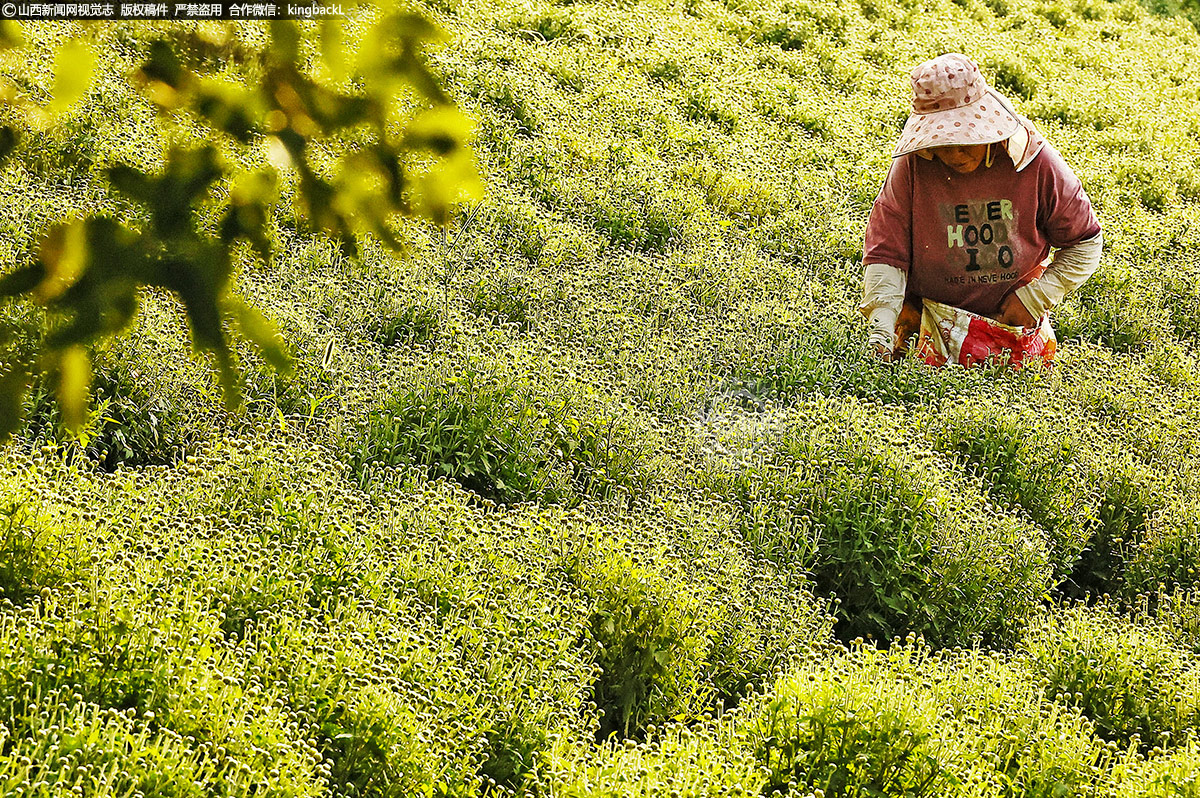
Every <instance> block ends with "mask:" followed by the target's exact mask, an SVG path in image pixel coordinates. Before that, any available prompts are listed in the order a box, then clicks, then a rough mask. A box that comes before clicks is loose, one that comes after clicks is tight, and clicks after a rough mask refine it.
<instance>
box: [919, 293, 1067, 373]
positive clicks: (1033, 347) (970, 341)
mask: <svg viewBox="0 0 1200 798" xmlns="http://www.w3.org/2000/svg"><path fill="white" fill-rule="evenodd" d="M1056 348H1057V340H1056V339H1055V337H1054V328H1053V327H1051V326H1050V316H1049V315H1045V316H1043V317H1042V318H1041V320H1040V321H1039V322H1038V323H1037V324H1035V325H1034V326H1032V327H1011V326H1009V325H1007V324H1001V323H1000V322H998V321H995V320H994V319H989V318H987V317H986V316H980V315H979V314H977V313H972V312H971V311H969V310H963V309H962V308H956V307H951V306H950V305H944V304H942V303H941V302H934V301H932V300H929V299H926V300H925V301H924V308H923V309H922V311H921V332H920V335H919V336H918V338H917V356H918V357H920V358H921V359H922V360H924V361H925V362H926V363H928V364H929V365H931V366H944V365H945V364H947V363H958V364H959V365H962V366H972V365H978V364H981V363H986V362H989V361H992V362H995V361H997V360H998V361H999V362H1001V363H1006V364H1008V365H1011V366H1013V367H1014V368H1020V367H1021V366H1022V365H1025V364H1028V363H1045V364H1049V363H1051V362H1053V360H1054V352H1055V349H1056Z"/></svg>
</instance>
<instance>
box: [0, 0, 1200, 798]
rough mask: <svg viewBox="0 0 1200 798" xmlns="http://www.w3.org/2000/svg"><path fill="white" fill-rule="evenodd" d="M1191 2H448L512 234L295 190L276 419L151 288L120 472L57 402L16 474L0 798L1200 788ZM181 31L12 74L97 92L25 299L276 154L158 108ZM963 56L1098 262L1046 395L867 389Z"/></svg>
mask: <svg viewBox="0 0 1200 798" xmlns="http://www.w3.org/2000/svg"><path fill="white" fill-rule="evenodd" d="M1189 8H1191V6H1190V5H1188V4H1183V10H1184V11H1187V10H1188V9H1189ZM1179 10H1180V9H1178V8H1174V9H1173V8H1165V7H1164V8H1158V9H1156V10H1155V11H1154V12H1148V11H1146V10H1144V9H1143V8H1142V7H1140V6H1138V5H1137V4H1136V3H1134V2H1132V1H1131V0H1121V2H1105V0H1079V1H1078V2H1063V1H1062V0H953V2H949V1H943V0H924V1H921V2H918V1H917V0H905V1H904V2H899V3H883V2H876V0H858V2H855V3H833V2H824V1H823V0H766V1H765V2H762V1H757V2H742V1H741V0H724V1H723V2H717V1H716V0H680V1H679V2H669V1H668V0H649V1H648V2H638V3H591V2H578V3H549V2H541V1H540V0H527V1H523V2H515V3H513V2H491V0H472V1H471V2H457V1H456V0H438V1H437V2H430V3H428V4H426V5H425V6H424V13H426V14H429V15H431V16H433V17H435V18H436V19H438V21H439V22H440V24H442V25H443V27H445V28H446V30H447V31H448V32H449V34H450V43H449V44H448V45H446V46H444V47H442V48H440V49H435V50H434V51H432V52H431V58H432V61H433V65H434V68H435V71H436V72H437V74H438V75H439V76H440V77H441V79H442V81H443V82H444V84H445V86H446V87H447V89H448V91H449V93H450V94H451V95H452V96H453V98H454V100H455V101H456V102H457V103H458V104H459V106H460V107H462V108H464V109H465V110H466V111H467V112H468V113H469V114H470V115H472V117H473V118H474V119H475V120H476V123H477V130H476V136H475V147H476V150H477V153H478V156H479V158H480V162H481V164H482V168H483V172H484V178H485V182H486V184H487V187H488V191H487V195H486V198H485V199H484V200H483V201H482V202H481V203H480V204H479V205H478V206H471V207H469V208H464V209H463V210H462V212H461V213H460V215H459V216H458V217H457V218H456V219H454V220H453V221H452V223H451V224H450V225H449V228H448V229H445V230H443V229H440V228H437V227H434V226H431V225H428V224H426V223H422V222H418V221H414V220H405V221H404V222H403V223H402V224H401V226H400V227H399V232H398V235H399V238H400V239H401V243H402V244H403V246H404V254H403V256H397V255H395V254H394V253H393V252H391V251H389V250H387V249H385V248H383V247H380V246H374V245H372V244H370V243H369V242H368V243H367V244H366V245H365V246H364V247H363V248H362V249H361V251H360V252H358V253H357V254H356V255H353V256H351V255H348V254H346V253H344V252H343V251H341V249H339V248H338V247H337V246H336V245H335V244H334V243H332V242H330V241H328V240H327V239H325V238H324V237H322V236H320V235H316V234H314V233H313V232H312V231H310V230H308V229H305V227H304V225H298V224H296V223H295V221H294V219H293V218H292V217H291V215H290V214H289V213H288V211H287V207H286V206H287V201H290V199H291V197H290V196H289V194H288V192H289V191H290V190H291V189H289V188H287V187H286V186H285V187H284V196H283V199H284V200H285V202H282V203H281V204H280V206H279V208H278V209H277V210H276V211H275V212H274V213H273V216H272V218H271V220H270V231H271V236H272V239H273V244H274V250H275V253H276V254H275V255H274V257H273V258H272V259H271V260H270V262H269V263H267V264H262V265H257V266H253V267H245V268H242V269H240V270H239V271H238V273H237V274H236V275H235V282H236V284H237V286H238V289H239V291H240V292H241V293H242V294H243V295H245V296H246V297H247V298H248V299H249V300H251V301H252V302H254V303H255V304H256V305H257V306H258V307H260V308H262V309H263V310H264V311H265V312H266V313H267V315H269V316H270V317H272V318H273V320H274V321H275V322H276V323H277V324H278V325H279V327H280V329H281V330H282V331H283V333H284V337H285V339H286V340H287V341H288V342H289V343H290V344H291V346H292V348H293V350H294V352H295V355H296V368H295V370H294V372H293V373H292V374H290V375H286V376H285V375H281V374H278V373H276V372H275V371H274V370H272V369H271V368H269V367H268V366H266V365H262V364H259V363H258V361H257V360H256V358H255V355H254V354H253V353H252V352H251V351H249V350H248V349H247V351H244V352H240V353H238V354H239V355H240V356H241V358H242V362H243V363H244V364H245V367H246V375H245V385H244V387H243V394H244V396H245V400H246V401H245V407H244V408H243V409H242V410H240V411H237V412H231V411H229V410H227V409H225V407H224V405H223V404H222V402H221V391H220V388H219V386H218V385H217V384H216V383H215V382H214V380H213V379H212V378H211V376H210V375H209V373H208V370H207V366H206V364H204V363H203V362H201V361H200V360H199V359H197V358H193V357H189V356H188V332H187V329H186V327H185V325H184V323H183V322H182V321H181V318H182V317H181V316H180V315H179V313H178V307H177V304H176V302H175V300H173V299H171V298H170V297H168V296H167V295H165V294H162V293H159V292H156V291H150V292H147V293H146V295H145V297H144V302H143V312H142V313H141V314H140V315H139V316H138V318H137V320H136V322H135V324H134V327H133V328H132V329H131V330H130V331H129V333H128V334H125V335H123V336H121V337H119V338H117V339H116V340H114V341H111V342H109V343H105V344H102V345H99V346H98V348H97V351H96V352H95V354H94V363H95V366H96V380H95V384H94V388H93V404H92V408H93V412H92V414H91V416H90V417H89V419H88V420H87V422H86V423H85V424H84V425H83V427H82V429H81V430H80V431H79V433H78V434H77V435H76V436H74V437H72V436H70V435H68V434H66V433H64V432H63V431H62V428H61V418H60V411H59V410H58V407H57V405H56V403H55V402H54V401H53V398H52V396H53V386H51V385H48V384H41V383H35V384H34V385H33V387H32V389H31V392H30V393H29V395H28V396H27V397H26V399H25V403H26V408H25V409H26V420H25V422H24V424H23V426H22V428H21V430H20V431H19V432H18V434H17V435H16V436H15V438H14V440H13V441H12V442H10V443H9V444H7V445H6V448H5V450H4V456H3V461H2V463H0V791H2V792H4V793H5V794H13V795H26V796H67V795H72V794H85V795H101V796H109V795H111V796H130V795H142V796H149V795H179V796H193V795H194V796H205V795H273V796H281V797H282V796H292V795H295V796H302V795H314V796H316V795H364V796H367V795H369V796H410V795H425V796H472V795H484V794H497V795H499V794H525V795H531V796H532V795H538V796H581V797H582V796H651V795H653V796H668V795H672V796H673V795H728V796H734V795H751V794H764V795H770V794H772V793H779V794H786V795H795V796H810V795H824V796H829V797H830V798H832V796H866V795H928V796H944V795H963V796H1060V795H1086V796H1129V798H1133V797H1134V796H1146V795H1153V796H1164V797H1165V796H1178V795H1196V794H1198V792H1197V791H1198V790H1200V785H1198V784H1197V774H1198V773H1200V734H1198V733H1197V732H1198V731H1200V703H1198V699H1197V695H1200V594H1198V593H1197V592H1196V589H1197V588H1198V587H1200V583H1198V580H1197V573H1196V568H1197V553H1198V549H1200V503H1198V502H1200V500H1198V499H1197V496H1198V495H1200V493H1198V491H1197V489H1198V488H1200V469H1197V468H1196V465H1197V464H1198V463H1200V439H1198V438H1197V437H1196V435H1195V430H1196V429H1197V428H1200V380H1198V379H1197V373H1198V372H1197V360H1196V351H1197V345H1198V344H1200V326H1198V325H1200V322H1198V321H1197V319H1200V293H1198V292H1197V285H1200V282H1198V280H1200V260H1198V259H1197V258H1196V255H1195V252H1196V251H1197V244H1198V243H1200V240H1198V238H1197V230H1200V227H1198V226H1197V225H1196V221H1197V215H1198V213H1200V121H1197V120H1200V93H1198V90H1197V86H1200V74H1198V71H1200V66H1197V65H1198V64H1200V35H1198V34H1197V32H1196V30H1195V29H1194V28H1193V27H1192V26H1191V25H1190V24H1189V23H1188V22H1187V21H1186V20H1185V19H1183V18H1181V17H1179V16H1172V15H1171V13H1173V12H1175V11H1179ZM148 30H149V29H147V28H141V27H138V26H136V25H135V26H129V27H125V26H117V25H112V26H105V27H100V26H96V27H92V28H87V29H72V28H66V27H64V28H56V27H43V28H31V29H29V30H28V31H27V37H28V38H29V39H30V41H29V42H28V44H27V46H26V47H25V48H24V49H20V50H14V51H9V52H5V53H3V54H2V60H0V65H2V71H3V74H5V75H7V76H8V77H9V78H11V79H13V80H14V81H15V82H16V84H17V86H18V88H19V90H20V91H22V92H26V93H28V94H29V95H30V96H31V97H32V98H33V100H35V101H40V100H42V99H44V97H43V96H42V94H44V91H45V89H44V84H45V83H46V82H47V81H48V75H49V73H48V70H49V66H48V65H47V64H45V63H43V62H42V61H41V60H39V58H38V57H37V53H38V48H39V47H43V46H49V45H50V44H52V43H55V42H58V41H61V40H64V39H65V38H68V37H70V36H79V37H82V38H83V39H85V40H86V41H88V42H89V43H90V46H91V47H93V48H95V50H96V51H97V54H98V64H99V67H98V74H97V78H96V83H95V85H94V86H93V89H92V91H91V93H90V95H89V96H88V98H87V99H86V101H85V102H84V103H83V105H82V106H81V107H80V108H79V109H78V110H77V111H76V112H74V113H73V114H72V115H70V116H68V117H67V118H65V119H64V120H62V121H61V123H60V124H58V125H56V126H54V127H51V128H50V129H49V130H47V131H46V132H45V133H44V134H40V135H41V137H40V138H37V139H33V140H31V139H29V138H27V139H26V142H25V143H24V144H23V145H22V146H21V147H20V148H19V149H18V150H17V151H16V152H15V153H14V155H13V157H12V159H11V160H10V161H9V162H8V163H6V164H5V166H4V168H3V170H0V195H2V196H3V202H2V203H0V204H2V205H3V208H4V211H3V213H2V214H0V216H2V217H3V218H2V220H0V230H2V231H3V233H4V235H2V236H0V253H2V255H3V261H2V262H3V263H4V264H13V263H22V262H23V261H24V259H25V258H26V257H27V255H28V252H29V250H30V248H31V247H32V246H33V245H34V244H35V243H36V242H35V240H34V231H36V230H40V229H42V228H44V227H45V226H46V225H47V224H50V223H53V222H56V221H59V220H62V219H64V218H67V217H69V216H71V215H73V214H78V213H83V212H88V213H96V212H106V213H110V214H113V215H117V216H122V217H123V218H126V217H127V218H129V219H132V220H134V221H135V222H137V223H143V224H144V223H147V222H148V219H146V218H144V214H143V212H142V211H139V210H138V208H137V207H135V206H132V205H131V204H130V203H128V201H126V200H124V199H122V198H121V197H120V195H118V194H115V193H114V192H112V191H111V190H110V188H109V187H108V186H107V185H106V183H105V179H104V177H103V176H104V174H105V171H104V170H105V169H106V168H107V167H108V166H110V165H112V164H114V163H117V162H128V163H134V164H138V165H140V166H141V167H142V168H145V169H151V170H152V169H153V168H156V167H161V166H162V163H163V160H162V158H163V155H164V154H165V152H166V147H167V145H168V142H177V141H179V140H183V141H185V142H186V141H201V140H206V139H213V140H215V141H216V143H217V144H218V146H220V147H222V148H224V149H226V150H228V152H229V153H230V157H236V158H238V159H241V160H242V161H244V162H245V164H246V165H248V166H253V165H254V162H255V159H256V158H259V159H261V158H265V157H267V153H266V152H265V148H259V149H255V148H254V147H253V146H252V147H248V148H246V147H240V148H239V147H237V146H234V145H233V144H232V143H231V142H229V141H224V140H222V139H221V137H220V136H214V134H212V133H211V132H209V131H207V130H205V129H203V128H202V127H200V126H197V125H195V124H194V123H193V122H189V121H188V120H182V119H176V120H171V124H167V122H166V121H164V120H163V119H161V118H158V117H156V116H155V113H154V110H153V108H152V107H151V105H150V103H149V101H148V100H146V99H145V98H144V96H143V95H141V94H139V93H138V92H136V91H134V90H132V89H131V88H130V86H129V85H128V83H127V81H126V80H125V76H126V75H127V73H128V72H129V71H131V70H133V69H134V68H135V67H136V66H137V65H138V64H139V63H140V62H141V59H142V58H144V55H145V54H144V53H143V52H142V51H141V49H140V48H141V47H142V42H143V40H144V39H145V37H146V36H147V35H148ZM214 30H215V29H214ZM233 30H235V31H236V34H237V35H238V36H241V37H243V38H247V39H249V38H253V37H255V36H259V35H260V34H261V33H262V31H260V30H258V29H257V28H255V27H253V26H249V25H247V26H245V27H244V28H237V29H233ZM313 35H314V37H315V36H316V31H315V29H314V32H313ZM946 50H959V51H962V52H965V53H967V54H969V55H971V56H972V57H974V58H975V59H976V60H978V61H979V62H980V64H981V65H982V66H983V68H984V71H985V74H986V75H987V76H988V78H989V80H991V81H993V82H994V83H995V84H996V85H997V86H999V87H1001V88H1002V89H1003V90H1004V91H1005V92H1006V93H1007V94H1009V95H1010V96H1011V97H1012V98H1013V100H1014V102H1015V103H1016V104H1017V106H1018V107H1019V108H1020V109H1021V110H1022V111H1023V112H1024V113H1026V114H1027V115H1029V116H1030V117H1032V118H1033V119H1034V121H1035V123H1036V124H1037V125H1038V126H1039V127H1040V128H1041V129H1042V130H1044V131H1045V133H1046V134H1047V136H1048V137H1049V138H1050V139H1051V141H1052V142H1054V143H1055V145H1056V146H1057V147H1058V148H1059V149H1060V150H1061V151H1062V152H1063V154H1064V156H1065V157H1066V158H1067V160H1068V161H1069V162H1070V163H1071V164H1072V165H1073V166H1074V167H1075V168H1076V170H1077V171H1078V173H1079V174H1080V176H1081V177H1082V178H1083V180H1084V183H1085V185H1086V187H1087V189H1088V191H1089V193H1090V195H1091V197H1092V198H1093V200H1094V201H1095V204H1096V207H1097V210H1098V213H1099V215H1100V217H1101V220H1102V222H1103V224H1104V227H1105V239H1106V242H1107V244H1108V250H1107V252H1106V254H1105V258H1104V261H1103V263H1102V266H1101V269H1100V271H1099V272H1098V273H1097V275H1096V277H1095V278H1093V280H1092V281H1091V282H1090V283H1089V284H1088V285H1087V286H1086V287H1085V288H1084V290H1083V291H1082V292H1080V294H1079V295H1078V296H1076V297H1072V298H1071V299H1069V300H1068V301H1067V303H1066V304H1065V305H1064V306H1063V307H1062V308H1061V309H1060V310H1059V311H1058V312H1057V313H1056V315H1055V324H1056V327H1057V329H1058V331H1059V337H1060V342H1061V347H1060V355H1059V360H1058V362H1057V364H1056V365H1055V366H1054V367H1053V368H1052V369H1049V370H1044V371H1042V370H1025V371H1022V372H1020V373H1011V372H1004V371H989V370H987V369H976V370H972V371H964V370H961V369H948V370H946V371H943V372H935V371H931V370H929V369H926V368H924V367H921V366H919V365H917V364H915V363H912V362H905V363H901V364H899V365H896V366H894V367H889V366H884V365H882V364H879V363H877V362H875V361H874V360H873V359H872V358H871V357H869V356H868V355H867V353H866V347H865V343H864V341H865V332H864V325H863V324H862V323H861V321H860V320H859V319H858V318H857V316H856V313H855V310H854V308H855V306H856V304H857V298H858V290H859V287H858V280H859V266H858V265H857V264H858V259H859V254H860V247H861V231H862V225H863V222H864V220H865V216H866V213H867V210H868V209H869V207H870V203H871V201H872V199H873V198H874V195H875V192H876V191H877V188H878V186H879V184H880V182H881V181H882V179H883V176H884V174H885V171H886V168H887V165H888V161H889V155H890V146H891V143H892V141H893V139H894V137H895V136H896V134H897V132H898V130H899V126H900V125H901V123H902V122H903V120H904V118H905V116H906V114H907V110H906V109H907V97H908V91H909V89H908V84H907V71H908V69H909V68H910V67H911V66H912V65H914V64H915V63H917V62H918V61H921V60H924V59H925V58H927V57H929V56H930V55H932V54H935V53H938V52H942V51H946ZM313 68H314V69H317V68H318V67H316V66H314V67H313ZM222 69H223V74H224V77H225V78H227V79H228V80H231V81H246V80H250V79H252V77H253V76H252V75H248V74H246V72H245V71H244V70H243V69H241V68H240V67H239V66H238V65H237V64H232V63H231V64H229V65H227V66H225V67H222ZM39 92H40V93H41V94H40V93H39ZM63 153H72V154H73V157H66V156H64V155H63ZM206 212H207V209H205V208H200V209H198V211H197V213H198V214H199V218H200V220H201V223H202V224H203V223H212V222H213V220H212V219H209V218H208V217H206V216H205V214H206ZM139 214H141V215H139ZM247 263H248V261H247ZM2 268H4V269H7V268H8V267H7V265H6V266H5V267H2ZM41 312H42V311H41V310H40V309H39V308H38V307H37V306H34V305H29V304H22V303H7V304H4V305H0V324H3V325H4V330H6V331H7V330H25V329H28V325H27V324H25V323H24V322H25V320H27V319H29V318H36V317H37V315H38V314H39V313H41ZM0 340H3V341H6V342H7V343H5V344H4V345H5V346H8V347H13V348H20V347H25V348H26V350H30V351H31V350H32V348H33V347H35V346H36V341H32V340H29V339H28V338H23V337H21V336H20V335H15V336H7V335H6V336H2V337H0Z"/></svg>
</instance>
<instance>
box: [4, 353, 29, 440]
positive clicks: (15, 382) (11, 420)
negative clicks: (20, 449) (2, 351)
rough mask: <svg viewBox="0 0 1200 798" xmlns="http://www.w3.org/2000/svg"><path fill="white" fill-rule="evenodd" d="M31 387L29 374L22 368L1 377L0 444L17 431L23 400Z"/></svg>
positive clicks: (17, 367) (18, 367) (16, 368)
mask: <svg viewBox="0 0 1200 798" xmlns="http://www.w3.org/2000/svg"><path fill="white" fill-rule="evenodd" d="M28 387H29V372H28V371H26V370H25V369H24V368H23V367H21V366H16V367H14V368H12V369H11V370H9V372H8V373H7V374H5V375H4V376H3V377H0V443H2V442H4V441H6V440H8V436H9V435H12V433H13V432H15V431H16V429H17V426H18V425H19V424H20V423H21V414H22V412H23V410H24V406H23V403H22V401H21V400H22V398H24V396H25V390H26V389H27V388H28Z"/></svg>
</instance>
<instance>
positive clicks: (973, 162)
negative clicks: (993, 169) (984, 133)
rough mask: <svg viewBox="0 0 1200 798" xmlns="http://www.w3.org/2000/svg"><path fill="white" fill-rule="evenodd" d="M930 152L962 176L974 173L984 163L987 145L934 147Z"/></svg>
mask: <svg viewBox="0 0 1200 798" xmlns="http://www.w3.org/2000/svg"><path fill="white" fill-rule="evenodd" d="M930 152H932V153H933V155H934V157H935V158H937V159H938V160H939V161H941V162H942V163H944V164H946V166H949V167H950V168H951V169H953V170H954V171H956V172H958V173H959V174H960V175H965V174H967V173H968V172H974V171H975V170H976V169H978V168H979V164H981V163H983V157H984V156H985V155H986V154H987V145H986V144H969V145H965V146H954V147H932V148H931V149H930Z"/></svg>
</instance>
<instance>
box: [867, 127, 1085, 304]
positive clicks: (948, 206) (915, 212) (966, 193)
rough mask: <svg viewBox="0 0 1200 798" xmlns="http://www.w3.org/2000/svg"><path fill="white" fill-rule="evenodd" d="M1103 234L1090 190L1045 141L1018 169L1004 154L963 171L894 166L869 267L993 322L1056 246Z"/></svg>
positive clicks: (877, 217) (870, 243) (927, 163)
mask: <svg viewBox="0 0 1200 798" xmlns="http://www.w3.org/2000/svg"><path fill="white" fill-rule="evenodd" d="M1099 232H1100V223H1099V222H1098V221H1097V220H1096V214H1095V213H1094V212H1093V211H1092V203H1091V201H1090V200H1089V199H1088V197H1087V194H1086V193H1084V190H1083V184H1082V183H1081V182H1080V181H1079V178H1078V177H1076V176H1075V173H1074V172H1072V171H1071V167H1069V166H1067V164H1066V162H1065V161H1063V159H1062V156H1061V155H1059V154H1058V151H1057V150H1055V149H1054V148H1053V147H1051V146H1050V145H1049V144H1048V143H1047V144H1045V145H1044V146H1043V147H1042V149H1041V152H1039V153H1038V155H1037V156H1036V157H1035V158H1034V159H1033V161H1032V162H1031V163H1029V165H1028V166H1026V167H1025V168H1024V169H1022V170H1021V171H1020V172H1018V171H1016V169H1015V168H1014V167H1013V163H1012V161H1010V160H1009V159H1008V157H1007V156H1006V155H1005V154H1004V151H1003V149H1002V148H1001V150H1000V152H999V153H998V154H997V155H996V157H995V160H994V161H993V162H992V165H991V166H990V167H985V166H984V165H983V164H980V166H979V168H978V169H976V170H975V171H974V172H970V173H968V174H959V173H957V172H955V171H954V170H953V169H951V168H950V167H948V166H946V165H945V164H943V163H942V162H941V161H939V160H938V159H936V158H933V159H931V160H926V159H924V158H921V157H919V156H917V155H916V154H915V153H910V154H908V155H903V156H901V157H899V158H897V159H895V160H894V161H893V162H892V168H891V170H890V171H889V172H888V176H887V180H886V181H884V184H883V189H882V190H881V191H880V192H879V197H878V198H877V199H876V200H875V204H874V205H873V206H872V208H871V215H870V218H869V219H868V220H867V232H866V242H865V246H864V247H863V263H864V264H869V263H886V264H888V265H889V266H895V267H896V268H898V269H901V270H902V271H904V272H905V273H907V274H908V295H909V296H910V297H912V296H915V297H928V298H929V299H934V300H937V301H938V302H944V303H945V304H947V305H953V306H955V307H960V308H964V309H966V310H969V311H972V312H973V313H979V314H981V315H984V316H995V315H996V314H997V313H998V312H999V310H1000V303H1001V301H1002V300H1003V299H1004V297H1005V296H1007V295H1008V294H1009V293H1010V292H1012V291H1014V290H1016V289H1017V288H1019V287H1021V286H1023V285H1025V284H1027V283H1029V282H1032V281H1033V280H1035V279H1037V278H1038V277H1039V276H1041V274H1042V272H1043V271H1044V270H1045V265H1044V261H1045V260H1046V256H1047V255H1048V254H1049V253H1050V248H1051V247H1057V248H1062V247H1069V246H1071V245H1073V244H1078V243H1079V242H1080V241H1085V240H1087V239H1089V238H1091V237H1092V236H1094V235H1096V234H1097V233H1099Z"/></svg>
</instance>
